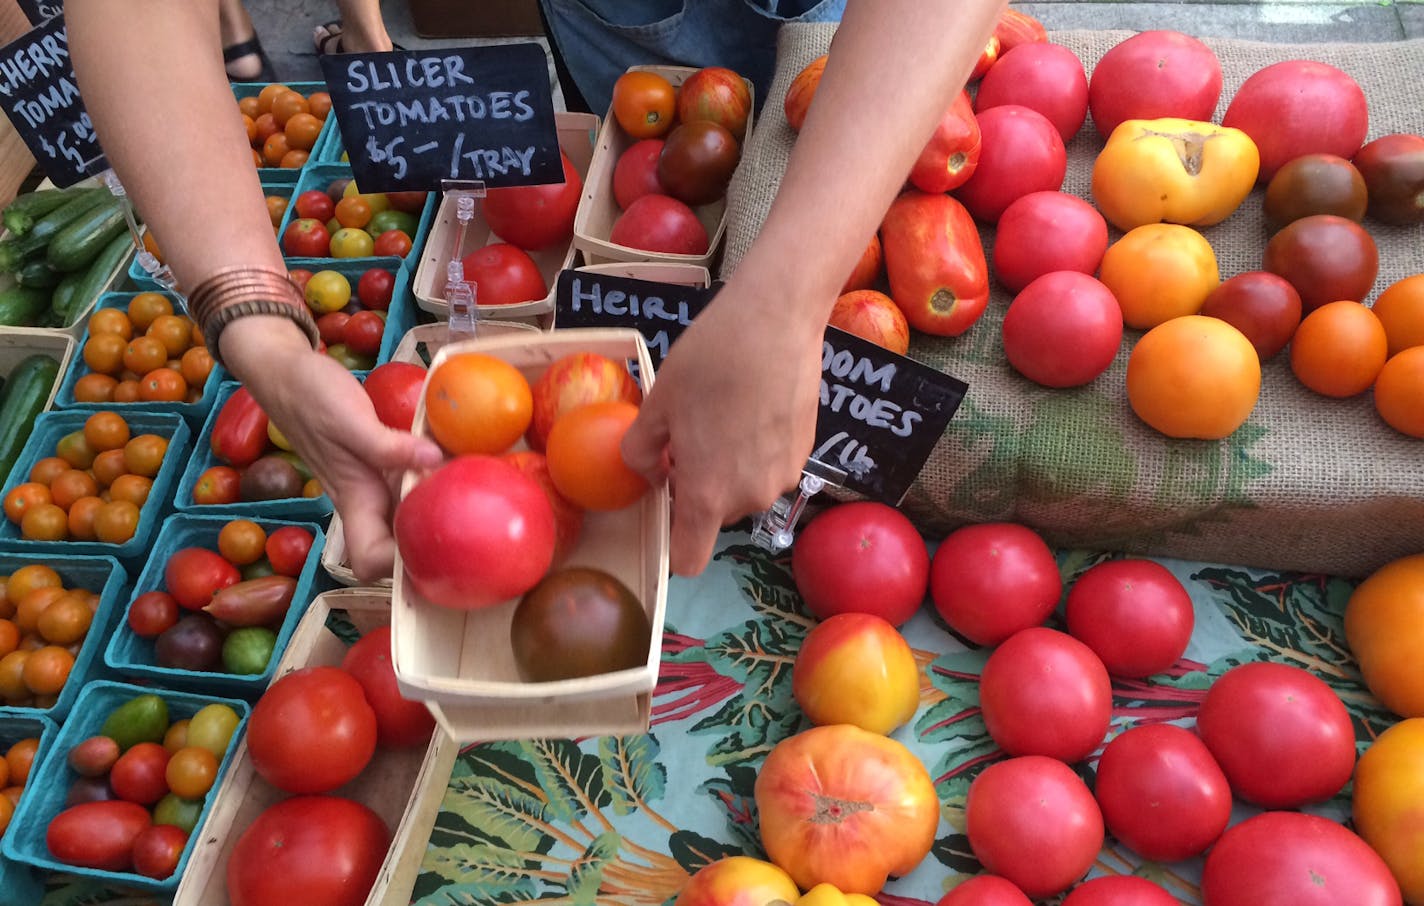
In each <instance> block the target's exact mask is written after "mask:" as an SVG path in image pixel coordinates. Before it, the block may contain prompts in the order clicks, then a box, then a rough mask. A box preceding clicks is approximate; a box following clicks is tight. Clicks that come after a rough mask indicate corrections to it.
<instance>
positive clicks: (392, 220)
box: [366, 209, 420, 236]
mask: <svg viewBox="0 0 1424 906" xmlns="http://www.w3.org/2000/svg"><path fill="white" fill-rule="evenodd" d="M419 229H420V219H419V218H418V217H416V216H415V215H414V214H407V213H406V212H405V211H397V210H395V209H391V210H388V211H382V212H381V213H379V214H375V215H372V217H371V222H370V223H368V224H366V231H367V232H368V233H370V234H371V235H372V236H379V235H381V234H382V233H384V232H386V231H387V230H400V231H401V232H402V233H405V234H406V235H407V236H414V235H415V234H416V232H417V231H418V230H419Z"/></svg>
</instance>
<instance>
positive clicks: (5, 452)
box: [0, 353, 59, 482]
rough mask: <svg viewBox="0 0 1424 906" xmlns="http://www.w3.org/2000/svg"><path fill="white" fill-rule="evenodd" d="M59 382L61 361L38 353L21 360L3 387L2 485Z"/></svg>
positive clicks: (0, 408)
mask: <svg viewBox="0 0 1424 906" xmlns="http://www.w3.org/2000/svg"><path fill="white" fill-rule="evenodd" d="M57 380H59V362H56V361H55V360H54V359H52V358H50V357H49V356H47V355H45V354H43V353H35V354H34V355H31V356H26V357H25V358H23V359H21V360H20V362H19V364H17V365H16V366H15V367H14V368H12V369H10V375H9V377H7V378H6V379H5V382H4V383H3V384H0V482H3V481H4V480H5V476H6V475H9V474H10V470H11V469H12V468H14V467H15V461H16V460H18V459H19V458H20V451H21V450H23V449H24V447H25V441H27V440H29V439H30V432H31V431H32V430H34V427H35V419H36V418H38V417H39V414H40V413H41V412H43V411H44V408H45V405H46V404H47V403H48V402H49V395H50V393H51V392H53V390H54V383H55V381H57Z"/></svg>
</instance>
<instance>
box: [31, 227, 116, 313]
mask: <svg viewBox="0 0 1424 906" xmlns="http://www.w3.org/2000/svg"><path fill="white" fill-rule="evenodd" d="M133 250H134V244H133V237H132V236H130V235H129V231H128V229H127V228H125V229H124V230H123V231H122V232H121V233H119V235H117V236H115V237H114V238H113V239H110V240H109V243H108V245H105V246H104V247H103V248H102V249H100V250H99V254H98V255H97V256H95V258H94V260H93V262H91V263H90V265H89V267H88V269H86V270H82V271H75V272H74V274H70V275H69V276H74V275H75V274H82V275H83V279H81V280H80V281H79V282H78V283H77V284H75V287H74V295H73V296H71V297H70V298H68V299H65V300H63V301H64V302H65V309H64V311H62V312H60V314H62V315H63V321H64V325H65V326H66V327H68V326H69V325H70V324H73V323H74V319H75V318H76V317H77V316H78V315H79V314H80V313H82V312H83V311H84V310H85V309H86V308H88V307H89V303H90V302H92V301H94V300H95V299H96V298H98V297H99V293H100V292H102V291H103V289H104V284H105V283H107V282H109V277H110V276H111V275H112V274H113V272H114V270H115V269H117V268H118V267H119V266H120V265H121V264H123V263H124V261H126V260H127V259H128V256H129V255H130V254H132V253H133ZM51 305H52V306H53V307H54V309H55V311H59V306H58V305H57V304H54V303H51Z"/></svg>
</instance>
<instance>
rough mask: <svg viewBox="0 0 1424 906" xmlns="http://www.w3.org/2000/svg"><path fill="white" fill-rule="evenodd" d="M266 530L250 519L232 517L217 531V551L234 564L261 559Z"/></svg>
mask: <svg viewBox="0 0 1424 906" xmlns="http://www.w3.org/2000/svg"><path fill="white" fill-rule="evenodd" d="M266 545H267V532H266V531H265V530H264V529H263V528H262V526H260V525H258V524H257V523H255V522H253V521H252V520H250V519H234V520H232V521H231V522H229V523H227V524H226V525H224V526H223V527H222V529H221V530H220V531H219V532H218V553H220V554H222V555H223V557H224V558H226V559H227V561H228V562H229V563H231V564H233V565H234V566H246V565H247V564H249V563H256V562H257V561H258V560H261V559H262V554H263V551H264V550H265V548H266Z"/></svg>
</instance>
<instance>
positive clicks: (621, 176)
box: [613, 138, 667, 210]
mask: <svg viewBox="0 0 1424 906" xmlns="http://www.w3.org/2000/svg"><path fill="white" fill-rule="evenodd" d="M662 154H663V140H662V139H660V138H645V139H643V140H642V141H640V142H634V143H633V144H631V145H629V146H628V150H626V151H624V152H623V153H622V154H620V155H618V163H616V164H614V165H613V198H614V200H616V201H617V202H618V207H620V208H623V209H624V210H626V209H627V208H628V206H629V205H631V204H632V203H633V202H635V201H637V200H638V199H639V198H642V197H643V196H644V195H666V194H667V189H664V188H663V184H662V183H660V182H658V158H660V157H662Z"/></svg>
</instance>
